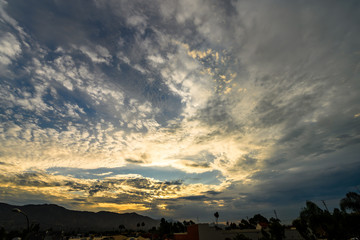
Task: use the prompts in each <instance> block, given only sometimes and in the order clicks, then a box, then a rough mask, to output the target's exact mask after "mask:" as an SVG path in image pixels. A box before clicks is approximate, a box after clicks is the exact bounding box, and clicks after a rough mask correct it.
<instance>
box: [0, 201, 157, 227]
mask: <svg viewBox="0 0 360 240" xmlns="http://www.w3.org/2000/svg"><path fill="white" fill-rule="evenodd" d="M13 208H19V209H20V210H21V211H23V212H25V213H26V214H27V215H28V217H29V220H30V224H32V223H38V224H40V228H41V230H46V229H50V228H51V229H53V230H64V231H112V230H119V225H121V224H122V225H124V226H125V227H126V228H127V229H137V224H138V223H142V222H144V223H145V226H144V227H142V229H150V228H152V227H156V226H158V225H159V222H160V221H158V220H154V219H152V218H150V217H146V216H142V215H139V214H137V213H134V212H133V213H124V214H119V213H114V212H106V211H101V212H97V213H95V212H88V211H74V210H68V209H66V208H64V207H61V206H58V205H55V204H39V205H34V204H31V205H25V206H15V205H10V204H6V203H0V228H1V227H4V228H5V229H6V230H13V229H24V228H26V227H27V225H26V219H25V217H24V216H23V215H22V214H18V213H15V212H13V211H12V209H13Z"/></svg>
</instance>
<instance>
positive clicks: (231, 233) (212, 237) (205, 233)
mask: <svg viewBox="0 0 360 240" xmlns="http://www.w3.org/2000/svg"><path fill="white" fill-rule="evenodd" d="M260 226H261V225H260ZM264 227H265V225H264ZM239 234H243V235H244V236H246V237H247V238H250V239H251V240H259V239H261V238H262V237H263V235H262V233H261V229H231V230H222V229H220V230H219V229H215V228H213V227H210V226H209V224H193V225H190V226H187V232H186V233H175V234H174V240H228V239H233V238H234V237H236V236H237V235H239ZM285 236H286V239H291V240H303V238H302V237H301V235H300V234H299V233H298V231H297V230H292V229H286V230H285Z"/></svg>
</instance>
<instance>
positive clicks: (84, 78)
mask: <svg viewBox="0 0 360 240" xmlns="http://www.w3.org/2000/svg"><path fill="white" fill-rule="evenodd" d="M85 5H86V8H85V7H84V6H85ZM359 11H360V6H359V4H358V3H357V2H356V1H348V2H346V3H343V2H338V1H326V2H325V1H319V2H316V3H310V2H308V3H305V2H301V1H292V2H288V1H270V2H266V3H265V2H261V1H237V2H234V1H221V2H219V1H212V2H208V1H206V2H204V1H201V0H197V1H178V2H166V1H152V2H141V1H140V2H138V1H121V2H119V1H106V2H101V1H95V0H94V1H80V0H79V1H72V2H71V3H70V2H59V1H20V0H19V1H18V0H14V1H8V2H6V1H4V0H2V1H0V17H1V18H0V72H1V73H0V77H1V88H0V118H1V124H0V142H1V144H0V164H1V165H0V166H1V171H0V181H1V182H2V187H1V190H0V191H1V192H2V194H1V197H0V200H1V201H7V202H16V203H19V202H21V201H23V203H27V202H44V201H49V202H57V203H60V204H63V205H66V206H69V207H72V208H77V209H92V210H100V209H108V210H114V211H119V212H123V211H143V212H144V213H147V214H150V215H152V216H154V217H160V216H168V217H172V218H192V219H195V218H196V217H200V220H203V221H210V220H211V218H212V211H214V209H219V211H221V212H222V214H223V215H222V216H224V218H227V219H229V220H235V219H238V218H242V217H245V216H246V215H245V214H253V213H256V212H253V211H254V210H253V209H257V212H262V213H263V214H265V215H266V214H269V212H272V210H273V209H274V208H277V209H281V210H282V211H283V212H282V213H283V216H284V218H286V219H291V218H294V217H296V214H297V212H298V209H299V208H300V207H301V206H302V205H303V202H304V201H305V200H306V199H313V200H319V199H325V200H326V199H327V200H328V201H329V202H331V203H334V204H337V202H336V201H337V199H339V198H341V197H342V196H343V195H344V194H345V193H346V192H347V191H349V190H354V189H355V188H356V186H358V184H359V180H360V179H359V177H358V176H359V175H358V169H359V150H358V148H359V143H360V108H359V104H358V103H359V102H360V99H359V94H358V93H359V90H360V85H359V66H360V65H359V63H360V55H359V53H360V46H359V43H360V41H359V40H360V39H359V38H360V35H359V34H358V24H359V23H360V18H359V16H360V14H359ZM21 199H23V200H21ZM270 214H271V213H270ZM280 214H281V213H280Z"/></svg>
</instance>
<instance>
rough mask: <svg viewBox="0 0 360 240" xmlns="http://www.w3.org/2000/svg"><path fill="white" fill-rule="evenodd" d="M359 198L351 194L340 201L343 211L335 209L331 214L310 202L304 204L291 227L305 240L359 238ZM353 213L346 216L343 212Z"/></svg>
mask: <svg viewBox="0 0 360 240" xmlns="http://www.w3.org/2000/svg"><path fill="white" fill-rule="evenodd" d="M359 204H360V198H359V195H358V194H356V193H355V194H354V193H352V192H350V193H348V194H346V197H345V198H343V199H342V200H341V201H340V207H341V209H342V210H343V211H340V210H339V209H338V208H335V209H334V211H333V213H331V212H329V211H328V210H327V209H326V210H322V209H321V208H319V207H318V206H317V205H316V204H315V203H313V202H311V201H307V202H306V207H305V208H303V209H302V211H301V212H300V216H299V218H298V219H296V220H294V221H293V225H294V226H295V227H296V229H297V230H298V231H299V233H300V234H301V236H302V237H303V238H304V239H306V240H315V239H319V238H326V239H328V240H337V239H351V238H359V237H360V214H359V212H357V211H358V206H359ZM347 209H350V210H352V211H353V212H351V213H350V214H348V213H347V212H346V211H345V210H347Z"/></svg>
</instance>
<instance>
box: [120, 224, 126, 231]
mask: <svg viewBox="0 0 360 240" xmlns="http://www.w3.org/2000/svg"><path fill="white" fill-rule="evenodd" d="M123 229H125V226H124V225H123V224H120V225H119V230H120V232H121V231H122V230H123Z"/></svg>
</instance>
